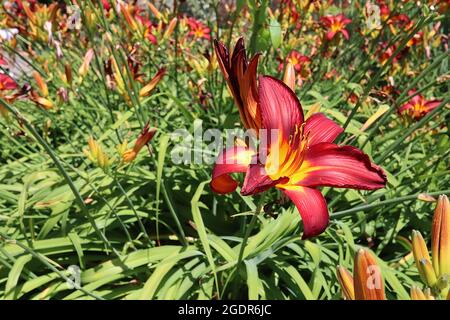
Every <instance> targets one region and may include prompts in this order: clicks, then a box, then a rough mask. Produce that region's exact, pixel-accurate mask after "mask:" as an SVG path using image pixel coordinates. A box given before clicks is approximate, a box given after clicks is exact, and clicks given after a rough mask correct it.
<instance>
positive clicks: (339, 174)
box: [210, 76, 387, 239]
mask: <svg viewBox="0 0 450 320" xmlns="http://www.w3.org/2000/svg"><path fill="white" fill-rule="evenodd" d="M258 96H259V108H260V112H261V119H262V128H264V129H267V130H268V131H269V132H271V130H278V132H279V134H278V138H277V139H276V141H275V140H273V139H271V140H269V141H268V143H267V148H266V149H265V150H262V151H261V152H260V153H256V152H255V151H253V150H252V149H250V148H248V147H244V146H235V147H232V148H228V149H225V150H224V151H223V152H222V153H221V154H220V155H219V157H218V159H217V161H216V164H215V167H214V169H213V172H212V180H211V183H210V186H211V188H212V190H213V191H214V192H217V193H220V194H226V193H230V192H233V191H234V190H235V189H236V188H237V186H238V183H237V181H235V180H234V179H233V178H232V177H231V176H230V173H235V172H245V179H244V185H243V186H242V190H241V194H242V195H253V194H256V193H260V192H263V191H266V190H268V189H270V188H271V187H276V188H278V189H280V190H282V191H283V192H284V193H285V194H286V195H287V196H288V197H289V198H290V199H291V200H292V201H293V202H294V204H295V205H296V206H297V208H298V211H299V212H300V215H301V216H302V220H303V228H304V232H303V239H306V238H310V237H313V236H316V235H318V234H320V233H322V232H323V231H324V230H325V229H326V227H327V225H328V220H329V216H328V209H327V203H326V200H325V198H324V197H323V195H322V194H321V192H320V191H319V190H318V189H317V188H318V187H321V186H330V187H339V188H353V189H363V190H373V189H379V188H383V187H384V186H385V185H386V182H387V179H386V175H385V173H384V172H383V170H382V169H381V168H380V167H378V166H377V165H375V164H373V163H372V162H371V161H370V159H369V157H368V156H367V155H366V154H364V153H363V152H362V151H361V150H359V149H357V148H354V147H352V146H338V145H336V144H334V143H333V141H334V140H335V139H336V138H337V136H338V135H339V134H340V133H342V132H343V129H342V128H341V127H340V126H339V125H338V124H336V123H335V122H333V121H332V120H330V119H328V118H327V117H326V116H325V115H324V114H322V113H316V114H314V115H312V116H311V117H310V118H308V119H307V120H306V121H305V120H304V116H303V109H302V106H301V104H300V102H299V100H298V98H297V97H296V95H295V93H294V92H293V91H292V90H291V89H290V88H289V87H288V86H287V85H285V84H284V83H283V82H282V81H280V80H278V79H275V78H272V77H269V76H261V77H260V78H259V86H258ZM266 153H267V160H266V161H265V163H264V164H263V163H262V161H261V159H262V157H263V156H264V155H265V154H266Z"/></svg>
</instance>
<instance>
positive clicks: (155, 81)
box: [139, 68, 166, 97]
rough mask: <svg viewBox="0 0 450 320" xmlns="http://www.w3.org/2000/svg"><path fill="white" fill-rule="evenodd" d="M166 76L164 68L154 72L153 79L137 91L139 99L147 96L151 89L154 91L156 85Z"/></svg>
mask: <svg viewBox="0 0 450 320" xmlns="http://www.w3.org/2000/svg"><path fill="white" fill-rule="evenodd" d="M165 74H166V68H161V69H159V70H158V72H156V74H155V75H154V76H153V78H152V79H151V80H150V81H149V83H147V84H146V85H145V86H144V87H142V89H141V90H139V96H140V97H146V96H148V95H149V94H150V93H151V92H152V91H153V89H155V87H156V85H157V84H158V83H159V82H160V81H161V79H162V77H164V75H165Z"/></svg>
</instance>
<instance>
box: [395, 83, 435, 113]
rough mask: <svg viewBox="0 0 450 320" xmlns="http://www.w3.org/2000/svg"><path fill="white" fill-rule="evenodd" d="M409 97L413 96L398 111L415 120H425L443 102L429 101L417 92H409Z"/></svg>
mask: <svg viewBox="0 0 450 320" xmlns="http://www.w3.org/2000/svg"><path fill="white" fill-rule="evenodd" d="M408 94H409V96H413V97H412V98H411V99H410V100H409V101H408V102H407V103H405V104H404V105H403V106H401V107H400V109H399V110H398V111H399V112H400V113H401V114H406V115H408V116H410V117H411V118H413V119H415V120H419V119H421V118H423V117H424V116H425V115H426V114H427V113H428V112H430V111H432V110H433V109H435V108H436V107H437V106H439V104H440V103H441V102H442V100H437V99H432V100H427V99H425V98H424V97H423V96H422V95H420V94H416V90H411V91H409V92H408Z"/></svg>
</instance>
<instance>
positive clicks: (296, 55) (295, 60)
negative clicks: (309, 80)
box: [286, 50, 311, 72]
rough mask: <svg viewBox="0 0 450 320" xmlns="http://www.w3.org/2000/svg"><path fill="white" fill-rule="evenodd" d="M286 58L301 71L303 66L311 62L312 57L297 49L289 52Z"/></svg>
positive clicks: (296, 69)
mask: <svg viewBox="0 0 450 320" xmlns="http://www.w3.org/2000/svg"><path fill="white" fill-rule="evenodd" d="M286 60H287V62H290V63H291V64H292V65H293V66H294V68H295V71H297V72H301V71H302V68H303V66H304V65H305V64H307V63H309V62H311V59H310V58H309V57H307V56H304V55H302V54H301V53H300V52H298V51H295V50H294V51H292V52H291V53H290V54H289V56H288V57H287V59H286Z"/></svg>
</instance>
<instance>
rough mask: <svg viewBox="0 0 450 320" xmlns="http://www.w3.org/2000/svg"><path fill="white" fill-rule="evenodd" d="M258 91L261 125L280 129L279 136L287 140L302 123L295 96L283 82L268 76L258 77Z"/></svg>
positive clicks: (298, 103) (300, 108)
mask: <svg viewBox="0 0 450 320" xmlns="http://www.w3.org/2000/svg"><path fill="white" fill-rule="evenodd" d="M258 93H259V103H260V108H261V118H262V123H263V127H264V128H265V129H267V130H272V129H278V130H280V132H279V133H280V134H281V135H282V136H281V138H282V139H283V140H285V141H286V140H288V139H289V137H290V136H291V135H292V134H293V133H294V132H295V130H296V127H299V126H300V125H301V124H302V123H303V109H302V106H301V104H300V101H298V98H297V96H296V95H295V93H294V92H293V91H292V90H291V89H290V88H289V87H288V86H287V85H286V84H285V83H284V82H282V81H280V80H278V79H275V78H272V77H269V76H260V77H259V88H258ZM268 134H270V132H269V133H268Z"/></svg>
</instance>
